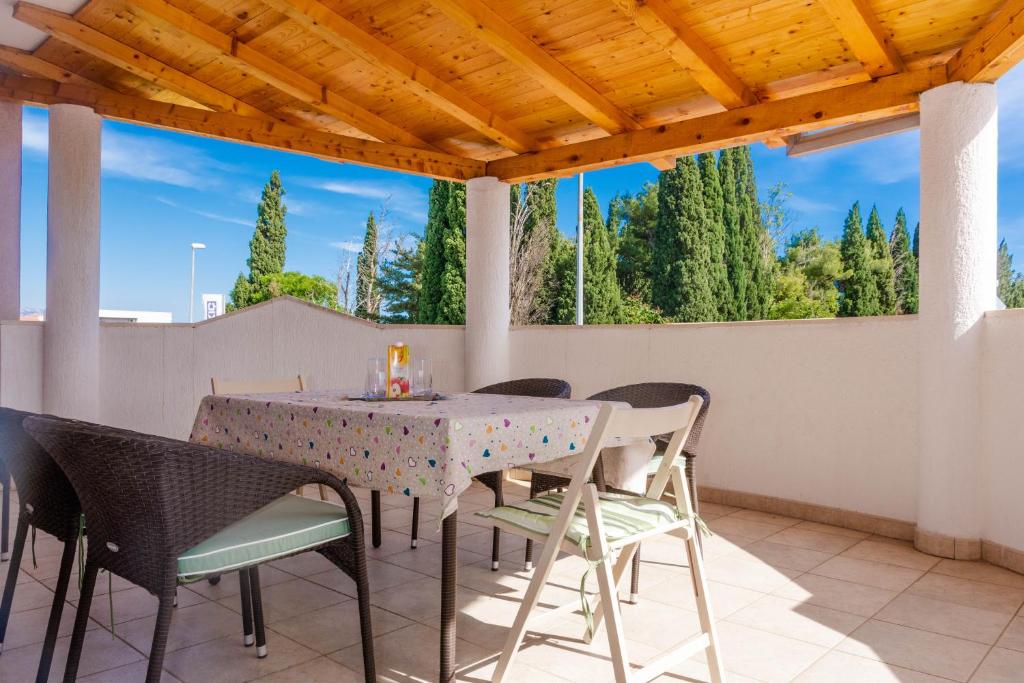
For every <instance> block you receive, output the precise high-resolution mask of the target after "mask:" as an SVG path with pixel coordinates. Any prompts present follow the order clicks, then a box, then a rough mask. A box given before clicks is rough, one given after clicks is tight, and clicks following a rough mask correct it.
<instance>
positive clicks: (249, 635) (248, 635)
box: [238, 569, 256, 647]
mask: <svg viewBox="0 0 1024 683" xmlns="http://www.w3.org/2000/svg"><path fill="white" fill-rule="evenodd" d="M238 585H239V587H240V588H241V595H240V598H241V600H242V645H244V646H245V647H252V646H253V645H254V644H255V643H256V636H255V635H254V631H253V626H252V589H251V587H250V585H249V570H248V569H241V570H239V572H238Z"/></svg>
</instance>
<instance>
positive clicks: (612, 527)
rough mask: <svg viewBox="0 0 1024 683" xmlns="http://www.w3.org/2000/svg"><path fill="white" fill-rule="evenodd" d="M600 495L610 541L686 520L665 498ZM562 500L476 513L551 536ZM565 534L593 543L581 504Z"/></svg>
mask: <svg viewBox="0 0 1024 683" xmlns="http://www.w3.org/2000/svg"><path fill="white" fill-rule="evenodd" d="M598 496H599V499H600V506H601V518H602V520H603V521H604V528H605V532H606V534H607V540H608V541H609V542H611V543H614V542H615V541H618V540H621V539H623V538H627V537H629V536H633V535H636V534H641V533H644V532H647V531H652V530H654V529H658V528H660V527H663V526H665V525H667V524H674V523H675V522H678V521H680V520H682V519H685V517H684V516H683V515H682V514H681V513H680V512H679V510H677V509H676V507H675V505H673V504H671V503H666V502H664V501H660V500H654V499H652V498H644V497H643V496H629V495H622V494H618V493H600V494H598ZM563 500H565V494H564V493H550V494H548V495H546V496H539V497H537V498H531V499H529V500H524V501H523V502H521V503H515V504H512V505H504V506H502V507H498V508H493V509H491V510H482V511H480V512H477V513H476V514H477V515H479V516H481V517H486V518H488V519H493V520H500V521H501V522H503V523H504V525H510V526H513V527H518V528H520V529H523V530H524V531H529V532H532V533H535V534H542V535H549V534H550V533H551V527H552V526H553V525H554V523H555V517H556V516H557V515H558V508H559V507H561V505H562V501H563ZM566 537H567V538H568V539H569V540H570V541H572V542H573V543H575V544H577V545H579V546H580V547H581V548H587V547H589V545H590V529H589V528H588V526H587V514H586V511H585V510H584V509H583V504H582V503H580V505H579V507H577V508H576V514H575V515H574V516H573V520H572V524H570V525H569V531H568V533H567V534H566Z"/></svg>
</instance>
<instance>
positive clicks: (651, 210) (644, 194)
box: [617, 183, 658, 304]
mask: <svg viewBox="0 0 1024 683" xmlns="http://www.w3.org/2000/svg"><path fill="white" fill-rule="evenodd" d="M622 203H623V208H624V211H625V224H624V225H623V226H622V231H621V233H622V234H621V235H620V237H619V244H618V254H619V259H618V261H619V262H618V267H617V272H618V277H619V287H620V288H621V290H622V293H623V295H625V296H626V297H632V298H634V299H636V300H638V301H640V302H641V303H644V304H650V303H651V245H652V240H653V238H654V226H655V224H656V223H657V222H658V185H657V184H656V183H646V184H645V185H644V188H643V190H641V191H640V192H639V193H638V194H637V195H636V196H632V197H631V196H629V195H626V196H625V197H623V198H622Z"/></svg>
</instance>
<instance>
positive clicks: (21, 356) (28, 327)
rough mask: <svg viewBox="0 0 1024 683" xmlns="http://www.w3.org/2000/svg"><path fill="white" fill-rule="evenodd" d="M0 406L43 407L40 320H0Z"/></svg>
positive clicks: (41, 327)
mask: <svg viewBox="0 0 1024 683" xmlns="http://www.w3.org/2000/svg"><path fill="white" fill-rule="evenodd" d="M0 406H5V407H8V408H17V409H18V410H29V411H32V412H34V413H37V412H40V411H42V409H43V323H41V322H18V321H15V320H0Z"/></svg>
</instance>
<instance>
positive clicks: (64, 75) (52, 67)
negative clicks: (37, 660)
mask: <svg viewBox="0 0 1024 683" xmlns="http://www.w3.org/2000/svg"><path fill="white" fill-rule="evenodd" d="M0 64H3V65H4V66H6V67H8V68H9V69H14V70H15V71H17V72H19V73H22V74H25V75H26V76H33V77H35V78H45V79H48V80H51V81H58V82H60V83H74V84H76V85H85V86H91V87H94V88H102V89H104V90H110V88H107V87H106V86H104V85H100V84H99V83H96V82H95V81H91V80H89V79H88V78H85V77H84V76H79V75H78V74H76V73H75V72H74V71H69V70H68V69H65V68H64V67H62V66H60V65H59V64H54V63H53V62H48V61H46V60H45V59H42V58H40V57H36V56H35V55H33V54H32V53H31V52H26V51H25V50H19V49H18V48H16V47H8V46H6V45H0Z"/></svg>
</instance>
